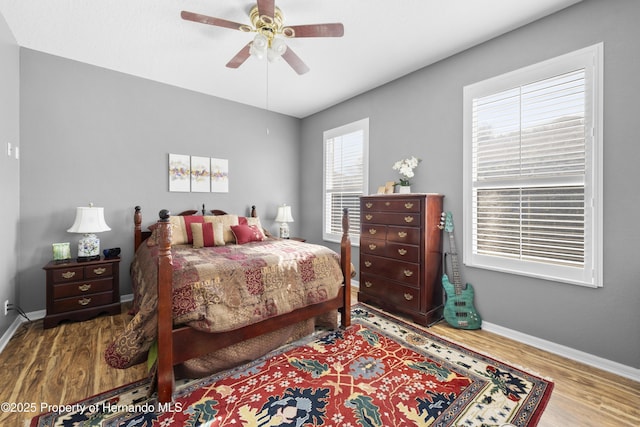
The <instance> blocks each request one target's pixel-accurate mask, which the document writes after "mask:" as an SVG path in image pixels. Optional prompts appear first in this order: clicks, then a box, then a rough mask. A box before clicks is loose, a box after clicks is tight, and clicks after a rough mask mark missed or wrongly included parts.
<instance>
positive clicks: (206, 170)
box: [191, 156, 211, 193]
mask: <svg viewBox="0 0 640 427" xmlns="http://www.w3.org/2000/svg"><path fill="white" fill-rule="evenodd" d="M191 191H192V192H194V193H208V192H209V191H211V161H210V160H209V157H198V156H191Z"/></svg>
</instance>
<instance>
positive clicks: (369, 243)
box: [358, 194, 444, 326]
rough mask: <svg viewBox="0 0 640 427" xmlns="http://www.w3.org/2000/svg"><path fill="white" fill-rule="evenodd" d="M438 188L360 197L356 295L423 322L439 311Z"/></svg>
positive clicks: (439, 199)
mask: <svg viewBox="0 0 640 427" xmlns="http://www.w3.org/2000/svg"><path fill="white" fill-rule="evenodd" d="M443 197H444V196H442V195H440V194H394V195H384V196H382V195H380V196H366V197H362V198H361V199H360V222H361V230H360V291H359V292H358V300H359V301H362V302H365V303H372V304H375V305H378V306H380V307H382V308H384V309H387V310H389V311H395V312H400V313H404V314H405V315H407V316H409V317H410V318H411V319H412V320H413V321H414V322H416V323H419V324H421V325H425V326H426V325H429V324H431V323H433V322H435V321H437V320H439V319H440V318H441V317H442V308H443V307H442V304H443V291H442V285H441V277H442V232H441V230H440V229H439V228H438V225H439V223H440V214H441V213H442V199H443Z"/></svg>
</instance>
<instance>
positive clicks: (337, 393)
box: [31, 304, 553, 427]
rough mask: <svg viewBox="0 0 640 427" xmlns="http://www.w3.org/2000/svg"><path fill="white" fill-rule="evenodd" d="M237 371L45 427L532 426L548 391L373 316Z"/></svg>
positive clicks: (62, 411) (118, 396) (125, 398)
mask: <svg viewBox="0 0 640 427" xmlns="http://www.w3.org/2000/svg"><path fill="white" fill-rule="evenodd" d="M352 325H353V326H352V327H350V328H348V329H346V330H336V331H325V332H319V333H317V334H316V335H315V336H312V337H308V338H306V339H305V340H302V341H297V342H295V343H293V344H291V345H289V346H285V347H284V348H281V349H278V350H277V351H275V352H272V353H270V354H268V355H267V356H265V357H263V358H261V359H259V360H256V361H254V362H252V363H249V364H246V365H243V366H240V367H238V368H235V369H232V370H229V371H225V372H222V373H220V374H216V375H213V376H210V377H207V378H204V379H199V380H192V381H189V382H183V383H181V384H179V386H178V388H177V390H176V393H175V395H174V401H173V402H172V403H171V404H166V405H162V404H159V403H158V402H157V401H156V400H155V398H154V397H151V398H148V397H147V394H148V390H149V383H148V381H142V382H138V383H134V384H130V385H128V386H125V387H121V388H118V389H116V390H112V391H110V392H107V393H103V394H100V395H98V396H95V397H93V398H89V399H86V400H83V401H81V402H78V403H75V404H70V405H67V406H61V407H59V408H54V410H53V412H49V413H46V414H41V415H39V416H38V417H36V418H34V419H33V420H32V421H31V426H32V427H43V426H48V427H53V426H101V427H106V426H128V427H142V426H148V427H150V426H161V427H168V426H193V427H195V426H232V425H236V426H259V427H263V426H264V427H266V426H296V427H302V426H325V427H337V426H350V427H357V426H362V427H365V426H377V427H378V426H379V427H382V426H396V427H397V426H405V425H417V426H504V425H509V426H510V425H515V426H535V425H536V424H537V422H538V420H539V418H540V416H541V414H542V411H543V410H544V407H545V405H546V404H547V402H548V400H549V398H550V395H551V391H552V389H553V383H552V382H550V381H549V380H545V379H543V378H541V377H539V376H537V375H534V374H532V373H528V372H526V371H524V370H523V369H519V368H516V367H514V366H510V365H508V364H506V363H503V362H500V361H498V360H495V359H494V358H492V357H489V356H487V355H481V354H478V353H475V352H473V351H471V350H469V349H467V348H465V347H463V346H461V345H458V344H455V343H452V342H449V341H447V340H444V339H442V338H439V337H437V336H434V335H432V334H430V333H428V332H426V331H425V330H424V329H422V328H419V327H416V326H413V325H411V324H408V323H405V322H403V321H401V320H399V319H397V318H395V317H392V316H389V315H386V314H384V313H382V312H380V311H378V310H376V309H374V308H371V307H369V306H366V305H362V304H358V305H356V306H354V307H353V309H352Z"/></svg>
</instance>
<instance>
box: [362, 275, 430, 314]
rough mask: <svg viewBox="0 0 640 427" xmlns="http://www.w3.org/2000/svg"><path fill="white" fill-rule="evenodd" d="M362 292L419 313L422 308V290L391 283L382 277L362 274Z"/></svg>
mask: <svg viewBox="0 0 640 427" xmlns="http://www.w3.org/2000/svg"><path fill="white" fill-rule="evenodd" d="M360 292H363V293H365V294H369V295H372V296H376V297H379V298H383V299H384V300H385V301H387V302H389V303H391V304H393V305H396V306H401V307H403V308H404V309H409V310H415V311H417V310H419V308H420V289H417V288H412V287H410V286H404V285H402V284H400V283H394V282H390V281H388V280H385V279H383V278H381V277H376V276H370V275H368V274H365V273H362V274H361V276H360Z"/></svg>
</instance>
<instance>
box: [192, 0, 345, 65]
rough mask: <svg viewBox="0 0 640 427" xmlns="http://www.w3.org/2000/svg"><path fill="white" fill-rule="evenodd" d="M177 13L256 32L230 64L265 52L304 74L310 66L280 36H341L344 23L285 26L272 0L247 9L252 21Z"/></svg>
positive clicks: (202, 20) (205, 22)
mask: <svg viewBox="0 0 640 427" xmlns="http://www.w3.org/2000/svg"><path fill="white" fill-rule="evenodd" d="M180 16H181V17H182V19H185V20H188V21H193V22H200V23H202V24H208V25H215V26H218V27H224V28H230V29H232V30H239V31H242V32H244V33H257V34H256V36H255V37H254V39H253V40H252V41H250V42H249V43H247V44H246V45H245V46H244V47H243V48H242V49H241V50H240V51H239V52H238V53H237V54H236V56H234V57H233V58H231V60H230V61H229V62H228V63H227V67H229V68H238V67H239V66H241V65H242V64H243V63H244V62H245V61H246V60H247V59H248V58H249V56H251V55H254V56H256V57H258V58H263V57H265V56H266V57H267V58H268V59H269V60H270V61H273V60H275V59H277V58H279V57H282V58H284V60H285V61H287V63H288V64H289V65H290V66H291V68H293V69H294V70H295V72H296V73H298V74H304V73H306V72H307V71H309V67H308V66H307V65H306V64H305V63H304V62H303V61H302V59H300V57H299V56H298V55H296V53H295V52H294V51H293V50H291V48H290V47H288V46H287V44H286V43H285V41H284V40H283V38H282V37H284V38H294V37H295V38H300V37H342V36H343V35H344V26H343V25H342V24H341V23H331V24H309V25H291V26H284V16H283V15H282V11H281V10H280V9H279V8H277V7H276V6H275V0H257V4H256V5H255V6H253V8H251V11H250V12H249V19H250V21H251V25H247V24H239V23H237V22H232V21H227V20H226V19H221V18H214V17H212V16H206V15H200V14H198V13H193V12H187V11H184V10H183V11H182V13H181V14H180ZM279 36H281V37H279Z"/></svg>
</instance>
